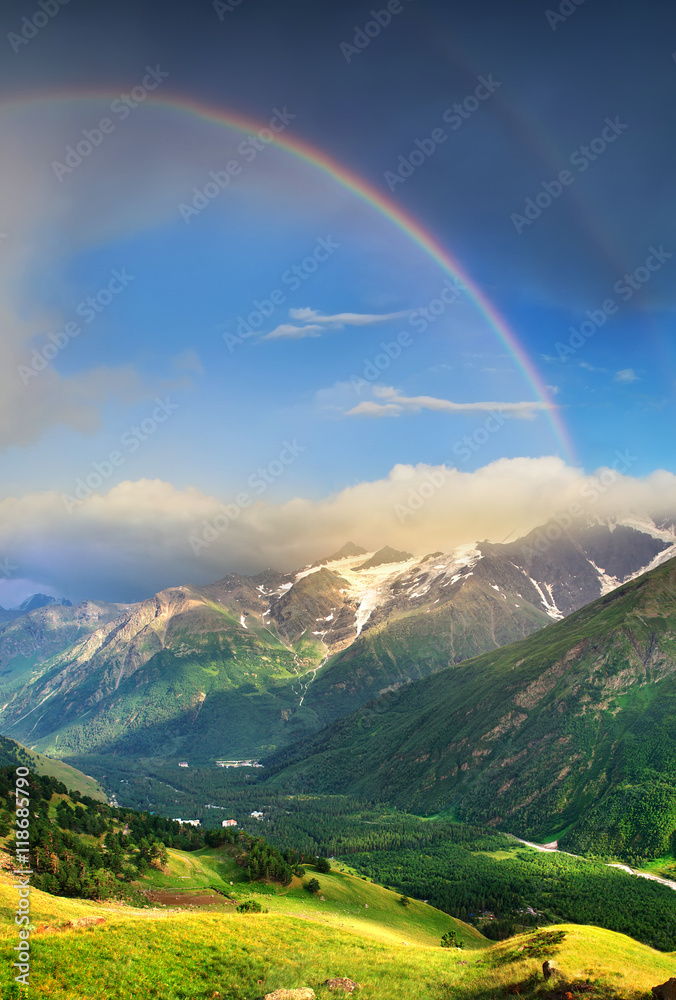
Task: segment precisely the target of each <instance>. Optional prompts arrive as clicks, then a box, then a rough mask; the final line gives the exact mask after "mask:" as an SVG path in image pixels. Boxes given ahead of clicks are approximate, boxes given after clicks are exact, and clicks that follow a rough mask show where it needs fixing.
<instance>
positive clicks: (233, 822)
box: [221, 819, 237, 826]
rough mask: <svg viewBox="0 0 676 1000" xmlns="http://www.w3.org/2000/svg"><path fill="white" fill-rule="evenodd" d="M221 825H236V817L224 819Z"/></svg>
mask: <svg viewBox="0 0 676 1000" xmlns="http://www.w3.org/2000/svg"><path fill="white" fill-rule="evenodd" d="M221 826H237V820H236V819H224V820H223V822H222V823H221Z"/></svg>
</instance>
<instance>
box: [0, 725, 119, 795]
mask: <svg viewBox="0 0 676 1000" xmlns="http://www.w3.org/2000/svg"><path fill="white" fill-rule="evenodd" d="M16 766H21V767H28V768H29V769H30V771H32V772H33V773H35V774H48V775H50V777H52V778H56V780H57V781H62V782H63V783H64V785H65V786H66V788H68V789H72V790H77V791H78V792H80V794H81V795H89V797H90V798H92V799H98V800H99V801H100V802H107V801H108V800H107V798H106V794H105V792H104V791H103V789H102V788H101V786H100V784H99V783H98V781H96V780H95V779H94V778H90V777H89V775H88V774H83V773H82V771H78V770H77V768H74V767H71V766H70V764H65V763H64V762H63V761H62V760H53V759H52V758H51V757H44V756H43V755H42V754H41V753H35V752H34V751H33V750H28V749H27V747H24V746H22V745H21V744H20V743H17V742H16V741H15V740H10V739H8V738H7V737H6V736H0V767H16Z"/></svg>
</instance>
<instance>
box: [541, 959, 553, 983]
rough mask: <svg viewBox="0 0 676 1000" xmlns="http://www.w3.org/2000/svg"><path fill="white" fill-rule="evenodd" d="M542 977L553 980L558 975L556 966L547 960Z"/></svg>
mask: <svg viewBox="0 0 676 1000" xmlns="http://www.w3.org/2000/svg"><path fill="white" fill-rule="evenodd" d="M542 975H543V976H544V977H545V979H551V978H552V976H555V975H556V966H555V965H554V963H553V962H550V961H549V960H547V961H546V962H543V963H542Z"/></svg>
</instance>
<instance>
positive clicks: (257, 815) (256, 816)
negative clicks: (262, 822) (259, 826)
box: [249, 810, 263, 819]
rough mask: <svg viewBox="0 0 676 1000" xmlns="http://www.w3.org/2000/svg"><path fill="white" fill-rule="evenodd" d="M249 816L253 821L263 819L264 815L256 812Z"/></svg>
mask: <svg viewBox="0 0 676 1000" xmlns="http://www.w3.org/2000/svg"><path fill="white" fill-rule="evenodd" d="M249 815H250V816H251V818H252V819H263V813H262V812H257V811H256V810H254V811H253V812H252V813H249Z"/></svg>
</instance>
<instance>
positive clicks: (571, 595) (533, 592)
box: [0, 519, 676, 762]
mask: <svg viewBox="0 0 676 1000" xmlns="http://www.w3.org/2000/svg"><path fill="white" fill-rule="evenodd" d="M675 548H676V535H675V534H674V531H673V525H671V524H667V523H666V522H664V523H662V522H661V523H660V524H656V523H655V522H654V521H652V520H649V519H643V520H642V521H635V522H633V523H631V524H629V523H623V524H619V523H610V522H609V523H602V522H597V521H595V522H589V521H587V522H582V521H581V522H577V523H576V524H574V525H571V527H570V529H569V530H568V531H567V532H565V533H564V532H562V531H561V530H560V529H559V528H558V526H556V525H549V526H544V527H543V528H542V529H539V531H538V532H535V533H533V534H532V535H531V536H527V537H526V538H524V539H520V540H519V541H517V542H514V543H510V544H507V545H505V544H503V545H495V544H491V543H486V542H481V543H478V544H476V545H465V546H460V547H459V548H458V549H456V550H455V551H453V552H451V553H447V554H443V553H439V552H435V553H432V554H431V555H428V556H425V557H424V558H422V559H420V558H417V557H413V556H410V555H409V554H408V553H406V552H399V551H396V550H393V549H389V548H388V547H385V549H383V550H380V552H379V553H375V554H373V553H371V554H369V553H365V552H364V551H363V550H362V549H360V548H359V547H358V546H355V545H353V544H352V543H348V544H347V545H346V546H344V547H343V549H341V550H340V551H339V552H337V553H335V555H334V556H333V557H331V558H330V559H328V560H325V561H324V562H322V563H320V564H315V565H313V566H308V567H305V568H304V569H302V570H300V571H299V572H297V573H289V574H284V573H277V572H274V571H272V570H267V571H265V572H264V573H260V574H258V575H257V576H255V577H246V576H242V575H237V574H231V575H229V576H226V577H224V578H223V579H222V580H219V581H217V582H216V583H214V584H211V585H209V586H206V587H201V588H197V587H172V588H168V589H167V590H164V591H161V592H160V593H159V594H156V595H155V596H154V597H152V598H149V599H147V600H145V601H141V602H139V603H138V604H135V605H131V606H115V605H101V604H95V603H93V602H85V604H83V605H78V607H77V608H64V607H55V606H52V607H49V608H42V609H40V610H38V611H33V612H30V613H28V614H26V615H24V616H23V617H22V618H20V619H18V620H17V621H15V622H13V623H10V624H8V625H5V626H3V627H2V628H0V706H1V707H0V725H2V728H3V730H4V731H5V732H7V733H8V734H9V735H11V736H13V737H16V738H18V739H20V740H22V741H23V742H26V743H30V744H31V745H35V746H36V747H37V748H38V749H40V750H43V751H45V752H47V753H51V754H54V753H59V754H62V755H69V754H71V755H73V754H77V755H82V754H87V753H92V752H97V753H98V752H106V753H110V752H115V753H119V754H124V755H129V754H132V755H137V754H152V755H156V756H165V757H173V756H174V755H180V756H181V757H186V756H189V757H191V758H192V759H193V760H200V761H205V762H206V761H210V760H211V761H213V760H214V759H217V758H221V757H234V758H248V757H251V756H257V755H260V754H261V753H262V752H269V751H270V750H274V749H275V748H278V747H281V746H284V745H285V744H288V743H290V742H292V741H294V740H295V739H297V738H299V737H301V736H303V735H305V734H307V733H311V732H316V731H317V730H318V729H320V728H321V726H322V725H323V724H326V723H330V722H333V721H334V720H336V719H338V718H341V717H343V716H345V715H347V714H349V713H350V712H352V711H354V710H355V709H356V708H358V707H359V706H361V705H363V704H365V703H366V702H367V701H369V700H370V699H371V698H373V697H375V696H377V695H378V694H381V693H383V692H384V691H387V690H391V689H396V688H397V687H400V686H402V685H406V684H408V683H409V682H410V681H412V680H416V679H418V678H421V677H424V676H426V675H428V674H430V673H434V672H435V671H437V670H440V669H442V668H444V667H447V666H448V665H449V664H457V663H459V662H461V661H463V660H465V659H467V658H468V657H472V656H476V655H479V654H481V653H485V652H487V651H490V650H494V649H496V648H499V647H501V646H503V645H505V644H506V643H510V642H514V641H516V640H518V639H521V638H523V637H525V636H527V635H529V634H531V633H533V632H536V631H537V630H539V629H541V628H542V627H543V626H545V625H546V624H547V623H549V622H551V621H552V620H558V619H560V618H562V617H563V615H564V614H567V613H569V612H570V611H571V610H574V609H576V608H578V607H580V606H581V605H582V604H584V603H585V602H586V601H588V600H591V599H593V598H594V597H597V596H598V595H599V594H602V593H604V592H605V591H606V590H608V589H609V588H610V587H612V586H616V585H617V584H618V583H620V582H622V581H623V580H624V579H626V578H627V577H631V576H633V575H636V574H637V573H639V572H641V570H642V569H643V568H644V567H645V566H647V565H651V564H652V563H654V562H655V561H656V560H657V561H659V560H660V559H663V558H665V557H666V556H667V555H668V554H669V553H670V552H671V551H673V550H674V549H675ZM393 559H394V560H398V561H394V562H392V561H391V560H393Z"/></svg>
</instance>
